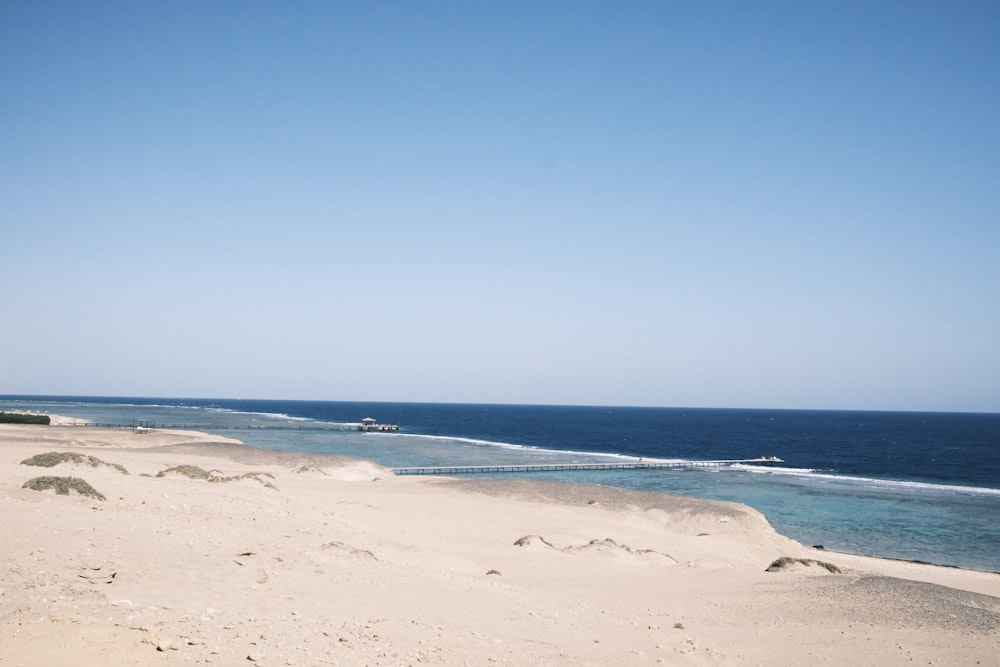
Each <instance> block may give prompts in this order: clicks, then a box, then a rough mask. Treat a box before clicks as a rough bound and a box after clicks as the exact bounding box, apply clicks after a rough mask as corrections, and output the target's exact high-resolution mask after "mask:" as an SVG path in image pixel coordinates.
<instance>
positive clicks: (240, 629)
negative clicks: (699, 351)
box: [0, 425, 1000, 666]
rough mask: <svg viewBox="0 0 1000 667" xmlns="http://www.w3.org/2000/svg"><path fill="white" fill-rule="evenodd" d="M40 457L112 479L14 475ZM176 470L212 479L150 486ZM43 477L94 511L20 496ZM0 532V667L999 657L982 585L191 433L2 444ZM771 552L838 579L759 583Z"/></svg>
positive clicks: (556, 499)
mask: <svg viewBox="0 0 1000 667" xmlns="http://www.w3.org/2000/svg"><path fill="white" fill-rule="evenodd" d="M53 451H72V452H78V453H80V454H85V455H87V456H93V457H96V458H99V459H101V460H102V461H105V462H107V463H109V464H117V465H118V466H122V467H124V468H125V469H126V470H127V471H128V473H127V474H125V473H122V472H121V471H120V470H119V469H117V468H115V467H114V466H112V465H108V466H97V467H93V466H90V465H86V464H80V463H72V462H66V463H60V464H58V465H56V466H55V467H53V468H36V467H33V466H26V465H22V464H21V463H20V462H21V461H22V460H25V459H27V458H29V457H31V456H33V455H36V454H40V453H45V452H53ZM181 466H191V467H193V468H197V469H199V470H202V471H205V472H206V473H207V474H208V475H209V477H208V478H197V477H192V476H189V475H187V474H183V473H177V472H171V473H168V474H164V475H163V476H160V477H157V475H158V474H160V473H162V472H163V471H165V470H169V469H171V468H178V467H181ZM39 475H60V476H75V477H80V478H83V479H86V481H87V482H88V483H90V484H91V485H93V487H94V488H95V489H97V490H98V491H100V492H101V493H102V494H104V495H105V497H106V500H104V501H99V500H95V499H93V498H87V497H84V496H80V495H76V494H75V493H72V492H71V494H70V495H68V496H60V495H56V494H55V493H54V492H51V491H45V492H39V491H34V490H31V489H25V488H22V485H23V484H24V482H25V481H27V480H28V479H30V478H33V477H36V476H39ZM213 477H214V478H216V481H213V480H212V479H211V478H213ZM223 479H224V480H227V481H221V480H223ZM262 479H263V480H265V481H267V482H269V484H270V485H267V484H264V483H262V481H261V480H262ZM0 523H2V525H3V527H4V535H5V539H4V540H3V542H2V546H0V557H2V558H0V563H2V565H0V666H5V665H56V664H65V661H66V659H67V656H72V658H73V661H74V663H76V664H82V665H105V664H121V665H154V664H155V665H159V664H164V665H167V664H200V663H206V664H223V665H230V664H246V663H247V662H252V663H257V664H273V665H286V664H288V665H322V664H331V665H332V664H338V665H365V664H368V665H376V664H381V665H421V664H451V665H455V664H460V665H482V664H497V663H505V664H511V665H621V664H691V665H742V664H747V665H750V664H785V665H795V664H803V665H805V664H815V663H817V662H828V663H830V664H843V663H844V662H847V661H850V662H851V663H853V664H855V665H867V664H870V665H894V664H912V662H920V663H923V664H927V663H928V662H933V663H935V664H970V665H972V664H977V662H978V663H979V664H989V663H990V661H991V660H993V659H994V658H995V656H996V655H997V654H998V651H1000V645H998V641H1000V639H998V638H1000V597H998V596H1000V575H996V574H990V573H981V572H972V571H967V570H956V569H951V568H936V567H931V566H926V565H919V564H914V563H902V562H896V561H884V560H878V559H868V558H863V557H858V556H849V555H846V554H836V553H831V552H822V551H817V550H813V549H807V548H805V547H803V546H801V545H799V544H797V543H795V542H792V541H791V540H788V539H786V538H784V537H782V536H780V535H778V534H777V533H776V532H775V531H774V530H773V529H772V528H771V527H770V525H769V524H768V523H767V521H766V519H765V518H764V517H763V516H761V515H760V514H759V513H758V512H756V511H755V510H752V509H750V508H747V507H744V506H742V505H737V504H733V503H715V502H709V501H703V500H698V499H692V498H681V497H675V496H666V495H662V494H652V493H646V494H644V493H639V492H628V491H621V490H618V489H612V488H608V487H600V486H588V485H576V484H549V483H538V482H531V481H516V480H447V479H427V478H405V477H404V478H400V477H394V476H393V475H392V474H391V473H390V472H389V471H387V470H385V469H384V468H381V467H379V466H377V465H375V464H372V463H369V462H365V461H360V460H354V459H346V458H343V457H339V458H334V457H323V456H311V455H305V454H297V453H292V452H273V451H267V450H261V449H258V448H255V447H250V446H248V445H244V444H242V443H240V442H239V441H235V440H230V439H225V438H217V437H215V436H208V435H205V434H193V433H177V432H154V433H150V434H133V433H132V432H131V431H128V430H103V429H94V428H90V427H87V428H80V427H61V426H60V427H42V426H14V425H4V426H0ZM782 556H789V557H792V558H802V559H818V560H822V561H829V562H831V563H833V564H836V565H837V566H838V567H840V568H841V569H842V570H843V572H844V573H843V574H833V573H831V572H830V571H828V570H826V569H825V568H822V567H810V566H806V565H802V566H800V567H794V568H788V569H786V570H783V571H780V572H765V570H766V568H767V567H768V565H770V564H771V563H772V562H773V561H774V560H775V559H777V558H779V557H782Z"/></svg>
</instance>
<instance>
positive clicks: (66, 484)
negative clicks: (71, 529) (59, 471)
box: [22, 477, 105, 500]
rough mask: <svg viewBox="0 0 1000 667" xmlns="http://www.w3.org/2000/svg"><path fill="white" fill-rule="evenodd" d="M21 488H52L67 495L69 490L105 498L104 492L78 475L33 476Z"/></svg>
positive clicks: (41, 489)
mask: <svg viewBox="0 0 1000 667" xmlns="http://www.w3.org/2000/svg"><path fill="white" fill-rule="evenodd" d="M22 488H25V489H32V490H33V491H48V490H49V489H54V490H55V492H56V493H58V494H59V495H61V496H68V495H69V492H70V491H76V492H77V493H79V494H80V495H81V496H87V497H88V498H96V499H97V500H105V498H104V494H102V493H101V492H100V491H98V490H97V489H95V488H94V487H92V486H91V485H90V484H88V483H87V482H86V481H84V480H82V479H80V478H79V477H35V478H34V479H29V480H28V481H27V482H25V483H24V485H23V486H22Z"/></svg>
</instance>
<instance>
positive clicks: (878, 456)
mask: <svg viewBox="0 0 1000 667" xmlns="http://www.w3.org/2000/svg"><path fill="white" fill-rule="evenodd" d="M15 409H30V410H43V411H48V412H51V413H54V414H61V415H66V416H72V417H82V418H85V419H88V420H90V421H91V422H94V423H97V424H107V425H122V426H130V425H131V424H132V423H133V422H134V421H135V420H136V419H146V420H152V421H153V422H154V423H155V425H156V426H159V427H164V428H167V427H171V426H173V427H183V428H195V429H198V430H203V431H208V432H214V433H218V434H220V435H225V436H227V437H235V438H239V439H240V440H243V441H244V442H246V443H248V444H252V445H256V446H259V447H265V448H270V449H285V450H293V451H303V452H312V453H328V454H339V455H346V456H353V457H357V458H363V459H368V460H371V461H374V462H376V463H379V464H382V465H385V466H389V467H395V466H417V465H480V464H483V465H485V464H499V463H542V462H552V461H558V462H585V461H593V460H630V459H635V458H638V457H643V458H644V459H646V460H647V461H651V460H658V459H662V460H701V459H710V460H714V459H745V458H753V457H757V456H777V457H779V458H781V459H782V460H783V461H784V462H783V463H782V464H780V465H778V466H769V467H761V466H740V465H737V466H732V467H726V468H712V469H686V470H630V471H586V472H563V473H530V474H525V475H520V476H527V477H531V478H533V479H549V480H559V481H572V482H586V483H596V484H605V485H611V486H619V487H624V488H630V489H639V490H648V491H660V492H665V493H678V494H684V495H691V496H696V497H702V498H712V499H719V500H731V501H736V502H741V503H745V504H747V505H750V506H752V507H754V508H756V509H758V510H760V511H761V512H763V513H764V515H765V516H767V518H768V520H769V521H770V522H771V524H772V525H773V526H774V527H775V528H776V529H777V530H778V531H779V532H781V533H782V534H784V535H787V536H789V537H791V538H793V539H795V540H798V541H800V542H802V543H803V544H806V545H816V544H822V545H824V546H825V547H826V548H828V549H837V550H842V551H850V552H854V553H861V554H867V555H873V556H885V557H893V558H905V559H912V560H921V561H927V562H932V563H938V564H943V565H956V566H961V567H970V568H978V569H984V570H992V571H1000V414H953V413H902V412H838V411H804V410H720V409H686V408H624V407H603V408H602V407H568V406H531V405H524V406H522V405H453V404H415V403H353V402H329V401H267V400H236V399H163V398H155V399H146V398H87V397H30V396H25V397H19V396H0V411H3V410H15ZM364 417H374V418H376V419H377V420H378V421H379V422H382V423H393V424H398V425H399V426H400V432H399V433H369V434H364V433H358V432H357V431H355V430H352V428H351V427H352V425H355V424H357V423H358V422H360V420H361V419H362V418H364Z"/></svg>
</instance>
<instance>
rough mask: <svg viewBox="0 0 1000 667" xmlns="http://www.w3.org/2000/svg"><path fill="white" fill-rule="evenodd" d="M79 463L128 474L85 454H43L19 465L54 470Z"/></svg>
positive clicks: (36, 455) (122, 467)
mask: <svg viewBox="0 0 1000 667" xmlns="http://www.w3.org/2000/svg"><path fill="white" fill-rule="evenodd" d="M66 462H69V463H79V464H81V465H88V466H90V467H91V468H96V467H98V466H108V467H109V468H114V469H115V470H117V471H118V472H120V473H122V474H123V475H127V474H128V470H126V469H125V466H123V465H120V464H118V463H108V462H106V461H102V460H101V459H99V458H97V457H95V456H87V455H85V454H78V453H77V452H45V453H44V454H35V455H34V456H32V457H31V458H29V459H24V460H23V461H21V465H24V466H41V467H43V468H54V467H55V466H57V465H59V464H60V463H66Z"/></svg>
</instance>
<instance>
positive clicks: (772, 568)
mask: <svg viewBox="0 0 1000 667" xmlns="http://www.w3.org/2000/svg"><path fill="white" fill-rule="evenodd" d="M796 563H797V564H799V565H805V566H807V567H809V566H812V565H817V566H819V567H822V568H826V569H827V570H828V571H829V572H831V573H833V574H841V569H840V568H839V567H837V566H836V565H834V564H833V563H827V562H825V561H821V560H813V559H812V558H792V557H791V556H782V557H781V558H779V559H778V560H776V561H774V562H773V563H771V564H770V565H768V566H767V569H766V570H765V572H780V571H781V570H784V569H785V568H786V567H791V566H792V565H795V564H796Z"/></svg>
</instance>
